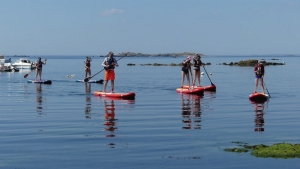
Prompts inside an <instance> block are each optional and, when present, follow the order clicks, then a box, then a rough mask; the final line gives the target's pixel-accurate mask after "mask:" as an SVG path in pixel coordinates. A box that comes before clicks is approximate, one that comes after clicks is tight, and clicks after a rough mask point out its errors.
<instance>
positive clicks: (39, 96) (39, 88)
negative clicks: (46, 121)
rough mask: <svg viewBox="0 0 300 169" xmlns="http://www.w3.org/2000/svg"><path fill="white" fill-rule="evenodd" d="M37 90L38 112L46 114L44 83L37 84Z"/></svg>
mask: <svg viewBox="0 0 300 169" xmlns="http://www.w3.org/2000/svg"><path fill="white" fill-rule="evenodd" d="M35 91H36V103H37V106H36V112H37V113H38V115H45V113H43V94H42V91H43V89H42V84H35Z"/></svg>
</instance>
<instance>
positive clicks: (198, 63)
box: [192, 53, 204, 86]
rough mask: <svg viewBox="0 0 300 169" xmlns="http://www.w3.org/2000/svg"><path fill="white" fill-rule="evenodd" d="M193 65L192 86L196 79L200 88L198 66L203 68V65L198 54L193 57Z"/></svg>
mask: <svg viewBox="0 0 300 169" xmlns="http://www.w3.org/2000/svg"><path fill="white" fill-rule="evenodd" d="M193 64H194V79H193V85H192V86H195V82H196V79H198V86H200V66H204V64H203V63H202V61H201V56H200V55H199V54H198V53H196V54H195V55H194V58H193Z"/></svg>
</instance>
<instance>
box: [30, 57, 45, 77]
mask: <svg viewBox="0 0 300 169" xmlns="http://www.w3.org/2000/svg"><path fill="white" fill-rule="evenodd" d="M46 61H47V59H45V61H44V62H46ZM39 65H40V64H38V65H36V67H37V66H39ZM33 70H34V69H32V70H31V71H30V72H29V73H27V74H25V75H24V78H27V76H28V75H29V74H30V73H31V72H32V71H33Z"/></svg>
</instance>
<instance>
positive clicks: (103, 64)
mask: <svg viewBox="0 0 300 169" xmlns="http://www.w3.org/2000/svg"><path fill="white" fill-rule="evenodd" d="M105 63H106V58H105V59H104V60H103V62H102V64H101V65H102V66H103V67H107V65H106V64H105Z"/></svg>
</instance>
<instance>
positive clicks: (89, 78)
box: [83, 56, 124, 82]
mask: <svg viewBox="0 0 300 169" xmlns="http://www.w3.org/2000/svg"><path fill="white" fill-rule="evenodd" d="M123 57H124V56H122V57H121V58H119V59H118V60H117V61H119V60H120V59H122V58H123ZM104 69H105V68H104ZM104 69H102V70H100V71H99V72H97V73H96V74H94V75H93V76H91V77H87V78H85V79H84V80H83V81H84V82H88V81H89V80H91V79H92V78H93V77H94V76H96V75H97V74H99V73H100V72H102V71H103V70H104Z"/></svg>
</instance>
